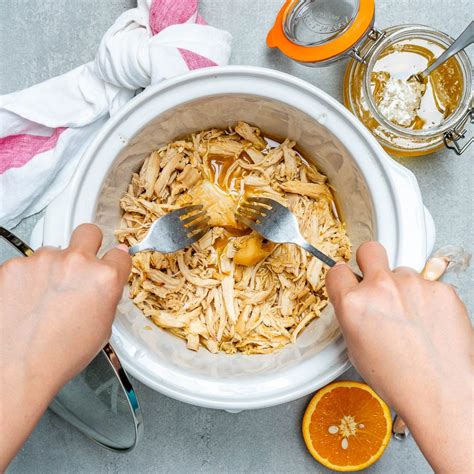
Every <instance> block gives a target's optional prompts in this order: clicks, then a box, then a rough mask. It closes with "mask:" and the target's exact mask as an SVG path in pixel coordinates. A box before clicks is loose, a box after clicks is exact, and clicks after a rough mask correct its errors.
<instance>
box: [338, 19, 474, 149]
mask: <svg viewBox="0 0 474 474" xmlns="http://www.w3.org/2000/svg"><path fill="white" fill-rule="evenodd" d="M380 36H381V38H379V39H377V40H376V41H375V42H374V41H372V40H367V41H366V42H365V43H364V44H363V45H362V46H361V47H360V50H359V51H360V53H359V54H360V56H361V58H362V61H358V60H356V59H352V60H351V61H350V62H349V64H348V65H347V69H346V74H345V78H344V103H345V105H346V107H347V108H348V109H349V110H350V111H351V112H352V113H354V115H356V117H358V118H359V119H360V120H361V121H362V123H363V124H364V125H365V126H366V127H367V128H368V129H369V130H370V131H371V132H372V133H373V135H375V137H376V138H377V140H378V141H379V142H380V144H381V145H382V146H383V147H384V148H385V149H386V150H387V151H388V152H389V153H391V154H393V155H397V156H419V155H425V154H427V153H433V152H434V151H437V150H439V149H441V148H442V147H443V146H447V147H448V148H452V149H454V150H455V151H456V152H457V153H458V154H461V153H462V152H463V150H464V149H466V148H467V146H468V145H469V144H470V143H471V142H472V141H473V139H472V138H471V139H470V140H469V141H467V142H465V143H464V144H461V143H462V139H463V138H464V134H465V132H466V131H465V129H464V127H465V125H466V123H467V122H468V121H474V108H473V103H472V94H471V63H470V61H469V58H468V56H467V54H466V53H465V52H463V51H462V52H460V53H458V54H457V55H456V56H455V57H453V58H452V59H451V60H450V61H456V66H457V67H458V69H459V71H460V73H461V76H462V86H461V90H462V92H461V94H460V97H459V99H458V102H457V105H456V107H455V109H454V110H453V111H452V112H451V113H450V114H449V115H448V116H447V117H446V118H445V119H443V120H442V121H441V122H440V123H439V124H437V125H436V126H433V127H431V128H425V129H419V130H413V129H410V128H406V127H402V126H400V125H397V124H395V123H393V122H391V121H390V120H388V119H387V118H386V117H384V116H383V115H382V113H381V112H380V110H379V108H378V107H377V105H376V103H375V99H374V95H373V92H372V81H371V77H372V73H373V69H374V65H375V64H376V62H377V61H378V60H379V58H380V56H381V54H383V52H384V51H386V50H387V48H389V47H391V46H394V45H397V44H400V43H401V42H403V41H405V40H409V41H410V43H412V44H414V45H416V44H417V43H418V41H419V40H422V41H424V42H431V43H432V44H436V45H437V46H440V47H441V48H442V49H443V50H444V49H446V48H447V47H448V46H449V45H450V44H451V43H452V41H453V40H452V38H450V37H449V36H448V35H446V34H444V33H441V32H440V31H438V30H435V29H433V28H430V27H427V26H421V25H404V26H395V27H391V28H387V29H386V30H384V31H383V32H381V34H380Z"/></svg>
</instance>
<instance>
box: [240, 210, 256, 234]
mask: <svg viewBox="0 0 474 474" xmlns="http://www.w3.org/2000/svg"><path fill="white" fill-rule="evenodd" d="M235 216H236V218H237V220H238V221H240V222H242V224H245V225H246V226H247V227H250V228H251V229H253V230H255V228H256V227H257V223H256V222H255V221H253V220H251V219H249V218H248V217H245V216H244V215H243V214H241V213H239V212H238V213H237V214H236V215H235Z"/></svg>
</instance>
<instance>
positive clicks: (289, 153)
mask: <svg viewBox="0 0 474 474" xmlns="http://www.w3.org/2000/svg"><path fill="white" fill-rule="evenodd" d="M283 158H284V160H285V163H284V166H283V171H284V173H285V176H286V178H287V179H294V178H295V177H296V173H297V172H298V164H297V162H296V153H295V151H294V150H292V149H291V148H287V147H284V148H283Z"/></svg>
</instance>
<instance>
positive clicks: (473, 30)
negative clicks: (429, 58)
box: [420, 21, 474, 77]
mask: <svg viewBox="0 0 474 474" xmlns="http://www.w3.org/2000/svg"><path fill="white" fill-rule="evenodd" d="M472 43H474V21H471V23H470V24H469V26H468V27H467V28H466V29H465V30H464V31H463V32H462V33H461V34H460V35H459V37H458V38H457V39H456V41H454V43H453V44H452V45H451V46H450V47H449V48H448V49H446V50H445V51H444V52H443V54H441V55H440V56H439V57H438V58H437V59H436V61H434V62H433V63H432V64H430V65H429V66H428V67H427V68H426V69H425V70H424V71H423V72H421V73H420V76H422V77H426V76H428V75H430V74H431V72H432V71H433V70H434V69H436V68H437V67H438V66H441V64H443V63H444V62H446V61H447V60H448V59H449V58H450V57H451V56H454V55H455V54H456V53H459V51H461V50H462V49H464V48H467V47H468V46H469V45H470V44H472Z"/></svg>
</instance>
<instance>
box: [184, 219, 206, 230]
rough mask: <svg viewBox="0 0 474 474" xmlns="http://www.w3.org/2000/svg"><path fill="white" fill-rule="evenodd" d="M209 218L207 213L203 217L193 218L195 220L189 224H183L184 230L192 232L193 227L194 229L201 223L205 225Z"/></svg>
mask: <svg viewBox="0 0 474 474" xmlns="http://www.w3.org/2000/svg"><path fill="white" fill-rule="evenodd" d="M209 220H210V217H209V216H208V215H206V216H205V217H204V218H200V219H198V220H195V221H193V222H191V223H190V224H188V225H187V226H184V227H185V229H186V232H192V231H193V229H196V228H197V227H201V226H202V225H203V224H205V225H207V223H208V222H209Z"/></svg>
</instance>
